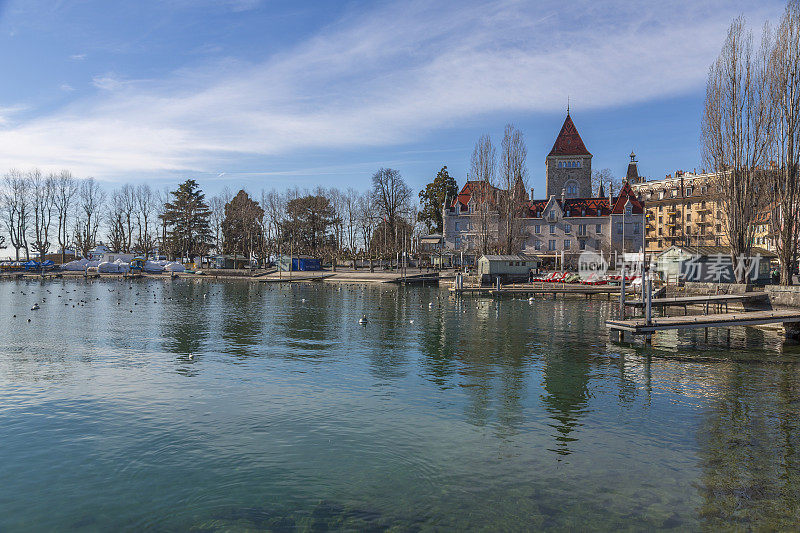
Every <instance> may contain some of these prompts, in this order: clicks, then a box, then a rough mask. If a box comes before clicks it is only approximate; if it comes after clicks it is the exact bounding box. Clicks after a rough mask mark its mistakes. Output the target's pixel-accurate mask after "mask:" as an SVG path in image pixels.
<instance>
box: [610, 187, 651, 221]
mask: <svg viewBox="0 0 800 533" xmlns="http://www.w3.org/2000/svg"><path fill="white" fill-rule="evenodd" d="M628 200H630V201H631V205H632V206H633V214H634V215H637V214H641V213H644V204H643V203H642V202H640V201H639V199H638V198H637V197H636V193H635V192H633V189H632V188H631V184H630V183H628V182H627V181H626V182H625V185H623V186H622V190H621V191H619V196H617V199H616V200H615V201H614V208H613V209H612V210H611V212H612V213H613V214H615V215H621V214H622V213H623V212H624V211H625V204H626V203H627V202H628Z"/></svg>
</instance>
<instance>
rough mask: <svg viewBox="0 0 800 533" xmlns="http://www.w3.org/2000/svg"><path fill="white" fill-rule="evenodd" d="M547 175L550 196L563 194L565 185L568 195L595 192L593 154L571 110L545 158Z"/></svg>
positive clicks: (578, 196)
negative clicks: (579, 130)
mask: <svg viewBox="0 0 800 533" xmlns="http://www.w3.org/2000/svg"><path fill="white" fill-rule="evenodd" d="M545 176H546V179H547V197H548V198H549V197H550V196H555V197H556V198H560V197H561V191H562V189H563V190H564V191H566V197H567V198H591V196H592V154H590V153H589V150H587V149H586V146H585V145H584V144H583V139H581V136H580V134H579V133H578V130H577V129H576V128H575V124H573V123H572V118H571V117H570V116H569V111H567V118H566V119H565V120H564V125H563V126H561V131H560V132H559V134H558V137H556V142H555V144H553V149H552V150H550V153H549V154H548V155H547V159H546V160H545Z"/></svg>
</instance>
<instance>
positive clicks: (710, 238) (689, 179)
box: [632, 171, 728, 253]
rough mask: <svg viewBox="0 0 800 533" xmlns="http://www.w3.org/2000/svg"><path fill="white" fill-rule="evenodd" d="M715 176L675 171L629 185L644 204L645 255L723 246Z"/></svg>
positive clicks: (722, 230) (722, 227)
mask: <svg viewBox="0 0 800 533" xmlns="http://www.w3.org/2000/svg"><path fill="white" fill-rule="evenodd" d="M715 179H716V174H710V173H709V174H693V173H689V172H683V171H677V172H675V175H674V176H672V175H669V176H666V177H665V178H664V179H661V180H653V181H645V182H640V183H637V184H634V185H632V188H633V190H634V191H635V193H636V195H637V197H638V198H639V199H640V200H641V201H642V202H644V203H645V205H646V206H647V209H646V215H645V216H646V226H645V235H646V237H647V240H646V242H647V248H646V250H647V251H648V252H653V253H659V252H663V251H664V250H666V249H667V248H669V247H670V246H678V245H680V246H727V245H728V237H727V233H726V231H725V224H724V220H723V212H722V211H721V210H720V207H719V205H718V202H717V201H716V200H715V199H714V191H713V189H714V183H715Z"/></svg>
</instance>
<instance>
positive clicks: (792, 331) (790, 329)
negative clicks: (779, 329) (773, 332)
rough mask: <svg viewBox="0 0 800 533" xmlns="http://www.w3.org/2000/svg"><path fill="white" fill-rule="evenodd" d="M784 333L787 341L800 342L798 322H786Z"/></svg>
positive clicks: (799, 324)
mask: <svg viewBox="0 0 800 533" xmlns="http://www.w3.org/2000/svg"><path fill="white" fill-rule="evenodd" d="M783 332H784V334H785V335H786V338H787V339H792V340H795V341H800V323H798V322H784V323H783Z"/></svg>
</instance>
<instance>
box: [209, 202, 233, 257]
mask: <svg viewBox="0 0 800 533" xmlns="http://www.w3.org/2000/svg"><path fill="white" fill-rule="evenodd" d="M227 203H228V202H226V201H225V200H224V199H223V197H222V195H220V194H217V195H216V196H212V197H211V200H209V202H208V207H209V208H210V209H211V217H210V218H209V221H210V222H211V233H212V234H213V235H214V249H215V250H216V252H217V253H218V254H221V253H222V250H223V246H222V222H223V221H224V220H225V205H226V204H227Z"/></svg>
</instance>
